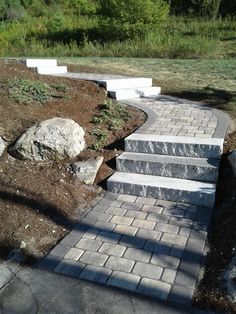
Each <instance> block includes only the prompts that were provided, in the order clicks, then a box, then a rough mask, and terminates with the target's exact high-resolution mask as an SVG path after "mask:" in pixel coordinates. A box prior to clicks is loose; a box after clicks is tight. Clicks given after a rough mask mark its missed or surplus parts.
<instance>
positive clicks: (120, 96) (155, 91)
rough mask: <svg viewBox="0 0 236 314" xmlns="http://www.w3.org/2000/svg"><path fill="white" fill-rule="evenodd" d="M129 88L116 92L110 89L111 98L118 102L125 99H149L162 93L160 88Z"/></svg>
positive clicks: (116, 90)
mask: <svg viewBox="0 0 236 314" xmlns="http://www.w3.org/2000/svg"><path fill="white" fill-rule="evenodd" d="M127 86H128V85H127ZM127 86H126V88H124V89H115V90H109V89H108V92H109V95H110V97H112V98H114V99H116V100H124V99H131V98H139V97H147V96H154V95H156V96H157V95H159V94H160V93H161V88H160V87H154V86H152V87H136V88H127Z"/></svg>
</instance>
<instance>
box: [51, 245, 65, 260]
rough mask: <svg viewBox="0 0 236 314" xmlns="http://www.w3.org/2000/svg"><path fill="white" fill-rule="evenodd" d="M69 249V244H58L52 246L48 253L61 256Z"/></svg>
mask: <svg viewBox="0 0 236 314" xmlns="http://www.w3.org/2000/svg"><path fill="white" fill-rule="evenodd" d="M69 249H70V247H69V246H65V245H62V244H59V245H57V246H56V247H54V249H53V250H52V251H51V252H50V255H53V256H56V257H58V258H62V257H63V256H65V254H66V253H67V252H68V251H69Z"/></svg>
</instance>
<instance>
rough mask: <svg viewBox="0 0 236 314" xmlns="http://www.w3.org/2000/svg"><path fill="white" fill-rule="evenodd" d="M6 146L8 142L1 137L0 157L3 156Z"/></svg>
mask: <svg viewBox="0 0 236 314" xmlns="http://www.w3.org/2000/svg"><path fill="white" fill-rule="evenodd" d="M5 148H6V144H5V142H4V140H3V139H2V138H1V137H0V157H1V156H2V154H3V152H4V150H5Z"/></svg>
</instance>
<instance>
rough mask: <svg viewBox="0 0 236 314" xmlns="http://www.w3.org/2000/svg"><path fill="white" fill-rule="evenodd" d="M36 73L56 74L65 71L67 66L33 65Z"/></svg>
mask: <svg viewBox="0 0 236 314" xmlns="http://www.w3.org/2000/svg"><path fill="white" fill-rule="evenodd" d="M35 69H36V71H37V72H38V74H58V73H67V66H64V65H61V66H41V65H40V66H36V67H35Z"/></svg>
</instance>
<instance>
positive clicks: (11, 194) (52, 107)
mask: <svg viewBox="0 0 236 314" xmlns="http://www.w3.org/2000/svg"><path fill="white" fill-rule="evenodd" d="M0 67H1V72H0V136H2V138H3V139H4V140H5V141H7V143H8V144H12V143H13V142H14V141H15V140H16V139H17V138H18V137H19V136H20V135H21V134H22V133H23V132H24V131H25V130H26V129H27V128H29V127H31V126H32V125H34V124H35V123H38V122H40V121H43V120H46V119H50V118H53V117H63V118H70V119H73V120H74V121H75V122H77V123H79V125H80V126H82V127H83V128H84V130H85V133H86V143H87V147H89V146H90V145H91V143H92V142H93V141H94V138H93V137H92V136H91V135H90V132H91V131H92V130H93V129H94V128H95V127H97V126H96V125H94V123H92V122H91V120H92V118H93V117H94V115H96V114H98V112H99V109H98V106H99V105H101V104H103V103H104V101H105V100H106V92H105V90H104V89H103V88H100V87H98V86H97V85H96V84H95V83H92V82H87V81H82V80H73V79H66V78H65V79H64V78H56V77H50V76H40V75H38V74H36V73H35V72H33V71H31V70H30V69H27V68H26V67H25V66H23V65H21V64H19V63H17V62H15V61H11V60H10V61H7V60H1V61H0ZM16 78H23V79H29V80H34V81H38V80H40V81H42V82H45V83H47V84H49V85H51V84H54V85H55V84H58V86H61V84H63V86H66V92H60V91H58V92H57V94H56V95H55V97H53V99H52V100H50V101H48V102H47V103H46V104H43V105H41V104H35V103H31V104H19V103H17V102H15V101H13V100H11V99H10V97H9V93H8V88H7V86H6V82H7V80H12V79H16ZM128 110H129V112H130V113H131V118H130V119H129V121H128V122H127V123H126V124H125V126H124V127H123V128H122V130H120V131H111V130H107V126H106V125H105V124H101V125H99V127H100V129H101V130H102V131H106V132H108V138H107V141H106V143H105V147H107V148H103V149H100V150H99V151H94V150H91V149H88V148H87V149H86V150H84V151H83V152H82V153H81V154H80V155H79V156H78V158H75V159H74V160H83V159H87V158H90V157H94V156H103V157H104V163H103V165H102V167H101V168H100V171H99V173H98V175H97V178H96V183H98V184H100V183H102V182H104V180H105V179H106V178H107V177H109V176H110V175H111V174H112V172H113V169H112V167H113V165H114V158H115V157H116V156H117V154H119V150H120V149H122V145H120V143H122V140H121V139H122V138H124V137H126V136H128V134H130V133H132V132H133V131H134V130H135V129H137V128H138V127H139V126H140V125H142V124H143V122H144V121H145V115H144V113H143V112H141V111H138V110H135V109H131V108H129V109H128ZM112 143H113V144H112ZM74 160H73V161H74ZM71 162H72V160H63V161H55V162H33V161H22V160H17V159H15V158H13V157H12V156H10V155H9V154H8V153H7V151H5V152H4V154H3V156H2V157H1V158H0V173H1V176H0V181H1V189H0V230H1V233H0V253H1V257H2V258H7V257H8V256H9V253H10V252H11V251H12V250H13V249H18V248H19V247H20V245H21V246H22V247H23V253H24V254H25V255H27V256H28V260H29V261H30V260H31V259H35V258H38V257H41V256H42V255H44V254H45V253H46V252H47V251H48V250H49V249H50V248H52V247H53V246H54V245H55V244H56V243H57V242H58V241H59V240H60V239H61V238H62V237H63V236H64V235H65V234H66V233H67V232H68V231H69V230H70V228H71V226H72V224H73V222H74V221H75V219H79V217H80V216H81V215H82V214H83V212H84V211H85V210H86V208H88V207H90V206H91V204H92V203H93V202H94V201H95V200H96V198H97V197H98V196H99V195H100V194H101V192H102V188H101V187H99V186H98V185H94V186H91V185H90V186H86V185H85V184H83V183H81V182H79V181H78V179H76V178H75V176H74V175H73V174H72V173H71V171H69V164H70V163H71ZM100 185H101V184H100Z"/></svg>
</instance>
